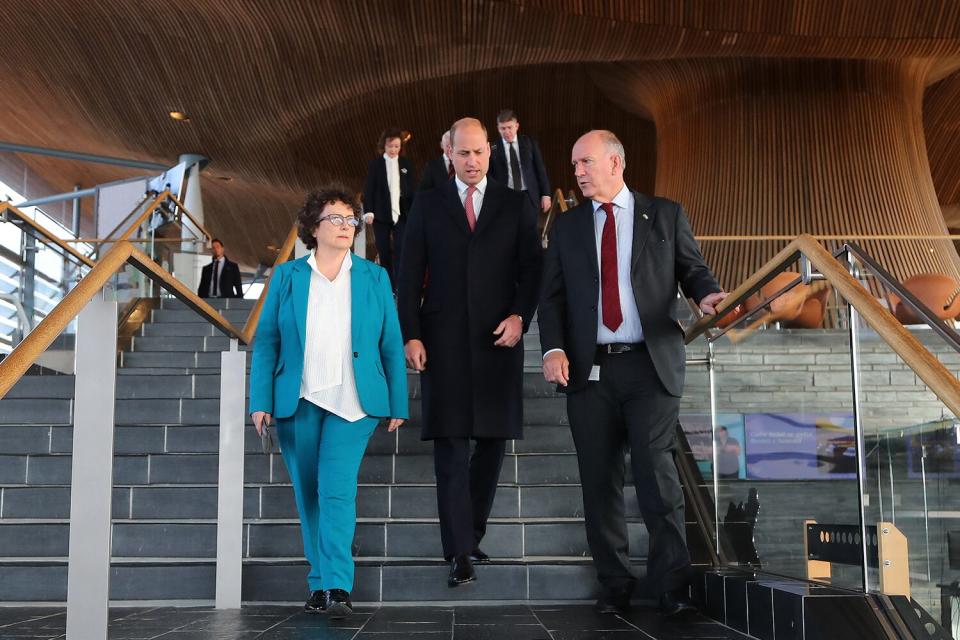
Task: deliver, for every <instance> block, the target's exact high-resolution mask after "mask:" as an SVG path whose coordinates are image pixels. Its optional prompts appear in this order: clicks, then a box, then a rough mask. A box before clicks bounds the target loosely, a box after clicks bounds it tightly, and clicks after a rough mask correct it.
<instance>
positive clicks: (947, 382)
mask: <svg viewBox="0 0 960 640" xmlns="http://www.w3.org/2000/svg"><path fill="white" fill-rule="evenodd" d="M796 242H797V243H798V244H799V248H800V250H801V251H802V252H803V254H804V255H805V256H806V257H807V259H808V260H809V261H810V263H811V264H812V265H813V266H814V267H815V268H816V269H817V270H818V271H819V272H820V273H821V274H823V276H824V277H825V278H826V279H827V281H828V282H829V283H830V284H831V285H833V287H834V288H835V289H836V290H837V291H838V292H839V293H840V295H841V296H842V297H843V298H844V299H845V300H846V301H847V304H849V305H851V306H852V307H853V308H854V309H856V310H857V312H858V313H859V314H860V315H861V316H863V319H864V320H866V322H867V324H868V325H870V327H871V328H873V330H874V331H876V332H877V335H879V336H880V337H881V338H882V339H883V341H884V342H886V343H887V344H888V345H889V346H890V348H891V349H893V350H894V351H895V352H896V354H897V355H898V356H900V358H901V359H902V360H903V361H904V362H905V363H907V366H909V367H910V368H911V369H913V371H914V372H915V373H916V374H917V375H918V376H920V379H921V380H923V381H924V382H925V383H926V385H927V386H928V387H930V390H931V391H933V393H934V394H936V396H937V397H938V398H939V399H940V401H941V402H943V403H944V404H945V405H947V408H949V409H950V411H952V412H953V414H954V415H960V380H957V378H956V377H955V376H954V375H953V374H952V373H951V372H950V371H948V370H947V368H946V367H944V366H943V364H941V362H940V361H939V360H938V359H937V358H936V356H934V355H933V354H932V353H930V351H929V350H928V349H927V348H926V347H925V346H923V343H922V342H920V341H919V340H917V338H916V336H914V335H913V334H912V333H910V331H908V330H907V329H906V328H905V327H904V326H903V325H902V324H901V323H900V322H899V321H898V320H897V319H896V318H895V317H894V316H893V314H892V313H890V311H889V310H888V309H887V308H886V307H884V306H883V305H882V304H880V302H879V301H877V299H876V298H874V297H873V296H872V295H871V294H870V292H869V291H867V289H865V288H864V287H863V286H862V285H861V284H860V283H859V282H857V280H856V279H855V278H854V277H853V276H852V275H850V273H849V271H847V269H846V267H845V266H844V265H843V264H841V263H840V262H839V261H838V260H837V259H836V258H834V257H833V255H832V254H831V253H830V252H829V251H827V250H826V249H824V248H823V246H821V245H820V243H818V242H817V241H816V240H814V239H813V238H811V237H810V236H800V237H799V238H797V240H796Z"/></svg>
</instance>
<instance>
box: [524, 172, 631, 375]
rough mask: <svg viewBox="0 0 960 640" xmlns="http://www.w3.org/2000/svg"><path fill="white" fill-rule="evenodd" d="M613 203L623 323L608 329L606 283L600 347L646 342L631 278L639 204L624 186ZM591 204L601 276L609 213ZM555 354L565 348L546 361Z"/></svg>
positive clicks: (599, 319)
mask: <svg viewBox="0 0 960 640" xmlns="http://www.w3.org/2000/svg"><path fill="white" fill-rule="evenodd" d="M612 202H613V215H614V220H615V222H616V227H615V229H616V232H617V285H618V290H619V292H620V313H621V315H622V316H623V322H622V323H621V324H620V326H619V327H617V330H616V331H610V329H608V328H607V327H606V326H604V324H603V283H601V284H600V286H599V287H598V290H597V344H611V343H614V342H628V343H636V342H643V326H642V325H641V323H640V312H639V311H637V298H636V297H635V296H634V295H633V280H632V279H631V277H630V265H631V264H632V263H633V209H634V206H635V205H636V202H635V200H634V197H633V194H632V193H630V189H628V188H627V185H623V188H622V189H620V192H619V193H618V194H617V195H616V196H615V197H614V198H613V201H612ZM591 204H593V232H594V235H595V240H596V243H597V273H601V272H602V269H601V263H600V261H601V260H602V258H601V254H600V245H601V241H602V239H603V225H604V223H606V221H607V214H606V212H605V211H604V210H603V209H601V208H600V205H601V204H603V203H602V202H599V201H597V200H594V201H592V203H591ZM555 351H560V352H563V349H550V350H549V351H547V352H546V353H545V354H543V357H544V358H546V357H547V356H548V355H550V354H551V353H553V352H555Z"/></svg>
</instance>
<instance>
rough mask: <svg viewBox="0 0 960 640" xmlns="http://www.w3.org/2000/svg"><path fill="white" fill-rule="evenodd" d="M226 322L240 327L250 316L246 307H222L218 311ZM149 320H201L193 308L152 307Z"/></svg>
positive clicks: (166, 321) (173, 321) (163, 321)
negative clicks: (222, 308)
mask: <svg viewBox="0 0 960 640" xmlns="http://www.w3.org/2000/svg"><path fill="white" fill-rule="evenodd" d="M220 315H222V316H223V317H224V318H226V319H227V321H228V322H231V323H233V324H234V325H236V326H240V327H242V326H243V325H244V324H245V323H246V322H247V318H248V317H249V316H250V311H249V310H248V309H224V310H222V311H221V312H220ZM150 320H151V322H155V323H161V322H162V323H176V322H190V323H194V322H198V321H200V320H202V316H201V315H199V314H198V313H197V312H196V311H194V310H193V309H154V310H153V311H152V312H151V314H150Z"/></svg>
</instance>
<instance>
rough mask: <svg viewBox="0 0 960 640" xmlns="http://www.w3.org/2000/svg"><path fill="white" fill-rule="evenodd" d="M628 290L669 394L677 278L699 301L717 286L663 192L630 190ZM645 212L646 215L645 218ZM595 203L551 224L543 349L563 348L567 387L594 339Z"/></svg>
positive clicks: (675, 354)
mask: <svg viewBox="0 0 960 640" xmlns="http://www.w3.org/2000/svg"><path fill="white" fill-rule="evenodd" d="M633 197H634V200H635V202H636V205H635V207H634V212H633V220H634V226H633V265H632V267H631V271H630V273H631V276H632V285H633V294H634V296H635V297H636V300H637V311H639V313H640V321H641V323H642V326H643V335H644V340H645V341H646V343H647V348H648V349H649V351H650V357H651V359H652V360H653V364H654V367H655V368H656V370H657V375H658V376H659V378H660V381H661V382H662V383H663V386H664V387H665V388H666V390H667V391H668V392H669V393H670V394H671V395H674V396H680V395H681V394H682V392H683V377H684V361H685V350H684V345H683V329H682V327H681V326H680V323H679V321H678V320H677V318H676V317H675V316H674V314H675V313H676V312H675V308H676V304H675V302H676V297H677V284H679V285H680V287H681V288H682V289H683V292H684V294H685V295H686V296H688V297H690V298H693V299H694V300H695V301H697V302H699V301H700V300H701V299H703V297H704V296H706V295H707V294H709V293H713V292H714V291H720V286H719V285H718V284H717V281H716V279H714V277H713V274H712V273H711V272H710V269H709V267H707V265H706V264H705V263H704V260H703V256H702V255H701V254H700V248H699V247H698V246H697V242H696V240H694V237H693V231H691V229H690V223H689V222H688V221H687V216H686V214H685V213H684V211H683V207H681V206H680V205H679V204H677V203H676V202H673V201H672V200H667V199H666V198H656V197H654V198H651V197H648V196H645V195H643V194H641V193H637V192H636V191H634V192H633ZM644 216H646V217H644ZM593 220H594V214H593V203H592V201H590V200H585V201H583V202H582V203H580V205H578V206H577V207H575V208H573V209H571V210H570V211H568V212H567V213H564V214H563V215H561V216H559V217H558V218H557V219H556V221H555V222H554V223H553V227H552V229H551V233H550V244H549V247H548V249H547V256H546V261H545V265H544V274H543V292H542V295H541V297H540V311H539V313H538V318H539V321H540V345H541V348H542V349H543V353H544V354H546V352H547V351H549V350H550V349H563V350H564V351H565V352H566V354H567V358H568V359H569V360H570V380H569V384H568V385H567V387H558V390H559V391H564V392H567V393H570V392H574V391H578V390H580V389H582V388H583V387H585V386H586V384H587V377H588V376H589V374H590V368H591V367H592V366H593V360H594V354H595V352H596V344H597V323H598V313H597V300H598V299H599V295H600V269H599V266H598V261H597V244H596V236H595V232H594V222H593Z"/></svg>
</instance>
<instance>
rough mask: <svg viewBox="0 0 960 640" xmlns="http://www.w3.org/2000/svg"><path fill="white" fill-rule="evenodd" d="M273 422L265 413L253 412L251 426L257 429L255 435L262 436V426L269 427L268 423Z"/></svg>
mask: <svg viewBox="0 0 960 640" xmlns="http://www.w3.org/2000/svg"><path fill="white" fill-rule="evenodd" d="M271 420H273V417H272V416H271V415H270V414H269V413H267V412H266V411H254V412H253V426H254V427H256V429H257V435H258V436H262V435H263V426H264V425H267V426H270V421H271Z"/></svg>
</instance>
